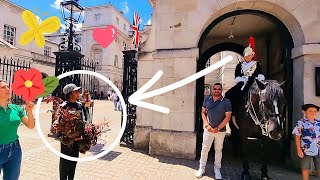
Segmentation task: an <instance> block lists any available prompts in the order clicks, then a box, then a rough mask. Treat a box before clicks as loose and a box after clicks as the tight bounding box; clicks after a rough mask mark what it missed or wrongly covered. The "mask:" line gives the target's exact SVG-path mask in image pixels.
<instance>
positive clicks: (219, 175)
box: [214, 167, 222, 179]
mask: <svg viewBox="0 0 320 180" xmlns="http://www.w3.org/2000/svg"><path fill="white" fill-rule="evenodd" d="M214 176H215V178H216V179H222V176H221V172H220V168H216V167H215V168H214Z"/></svg>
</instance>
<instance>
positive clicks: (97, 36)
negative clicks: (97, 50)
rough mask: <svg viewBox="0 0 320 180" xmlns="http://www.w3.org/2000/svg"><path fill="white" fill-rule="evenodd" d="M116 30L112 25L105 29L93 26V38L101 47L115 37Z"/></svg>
mask: <svg viewBox="0 0 320 180" xmlns="http://www.w3.org/2000/svg"><path fill="white" fill-rule="evenodd" d="M117 33H118V30H117V28H116V27H114V26H113V25H109V26H107V27H106V28H105V29H102V28H95V29H94V30H93V32H92V36H93V39H94V40H95V41H96V42H97V43H98V44H100V45H101V46H102V47H103V48H106V47H108V46H109V45H110V44H111V43H112V42H113V41H114V40H115V39H116V37H117Z"/></svg>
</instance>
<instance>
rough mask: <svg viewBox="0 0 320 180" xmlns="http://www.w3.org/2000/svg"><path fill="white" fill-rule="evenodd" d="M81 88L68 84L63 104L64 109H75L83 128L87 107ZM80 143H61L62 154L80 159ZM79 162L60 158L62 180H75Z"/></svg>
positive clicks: (65, 88) (64, 91)
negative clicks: (81, 96) (84, 103)
mask: <svg viewBox="0 0 320 180" xmlns="http://www.w3.org/2000/svg"><path fill="white" fill-rule="evenodd" d="M80 89H81V87H77V86H76V85H75V84H67V85H66V86H65V87H64V88H63V93H64V94H65V95H66V99H67V100H66V101H65V102H63V103H62V104H61V106H62V108H63V109H67V108H73V109H74V110H75V111H76V112H75V113H76V114H77V116H78V120H79V123H80V124H81V126H83V128H84V125H85V122H84V120H85V121H86V117H87V116H86V114H85V113H86V111H85V107H84V106H83V105H82V103H81V102H80V101H79V97H80V92H79V91H80ZM79 148H80V147H79V143H78V142H77V141H75V142H74V143H72V144H71V145H64V144H62V143H61V153H63V154H65V155H67V156H71V157H79ZM76 166H77V162H76V161H69V160H66V159H63V158H60V164H59V172H60V180H67V179H68V180H72V179H74V175H75V170H76Z"/></svg>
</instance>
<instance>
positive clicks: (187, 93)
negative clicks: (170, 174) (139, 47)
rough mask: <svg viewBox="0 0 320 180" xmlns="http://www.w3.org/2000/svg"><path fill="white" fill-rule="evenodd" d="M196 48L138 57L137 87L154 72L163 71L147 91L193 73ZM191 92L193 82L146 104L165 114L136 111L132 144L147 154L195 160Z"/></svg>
mask: <svg viewBox="0 0 320 180" xmlns="http://www.w3.org/2000/svg"><path fill="white" fill-rule="evenodd" d="M198 51H199V50H198V48H193V49H177V50H158V51H156V52H154V53H147V54H140V55H139V58H138V59H139V61H138V88H140V87H141V86H142V85H144V84H145V83H146V82H147V81H148V80H149V79H150V78H151V77H153V75H154V74H155V73H156V72H157V71H158V70H162V71H163V72H164V74H163V76H162V77H161V78H160V79H159V81H158V82H157V83H155V84H154V86H153V87H152V88H151V89H150V90H148V91H151V90H154V89H158V88H161V87H165V86H167V85H170V84H172V83H175V82H177V81H180V80H182V79H184V78H186V77H188V76H190V75H193V74H195V73H196V64H197V59H198ZM195 92H196V82H195V81H194V82H192V83H190V84H188V85H185V86H183V87H181V88H178V89H175V90H173V91H171V92H168V93H166V94H162V95H159V96H156V97H153V98H150V99H147V100H146V101H147V102H150V103H153V104H156V105H160V106H164V107H168V108H170V113H169V114H163V113H159V112H155V111H151V110H148V109H141V108H138V109H137V124H136V127H135V136H134V144H135V147H136V148H143V149H149V153H150V154H154V155H162V156H170V157H176V158H185V159H195V157H196V133H195V132H194V127H195V96H196V95H195Z"/></svg>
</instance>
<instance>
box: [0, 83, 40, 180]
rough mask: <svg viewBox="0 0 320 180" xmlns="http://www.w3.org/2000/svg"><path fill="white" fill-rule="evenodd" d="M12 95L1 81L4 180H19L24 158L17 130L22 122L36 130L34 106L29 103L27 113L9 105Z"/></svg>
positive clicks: (0, 152)
mask: <svg viewBox="0 0 320 180" xmlns="http://www.w3.org/2000/svg"><path fill="white" fill-rule="evenodd" d="M10 94H11V92H10V88H9V86H8V84H7V83H6V81H3V80H1V79H0V172H1V171H2V172H3V179H4V180H17V179H18V178H19V176H20V166H21V156H22V153H21V148H20V144H19V139H18V138H19V136H18V135H17V130H18V126H19V124H20V123H21V122H22V123H23V124H24V125H25V126H26V127H28V128H30V129H33V128H34V126H35V122H34V117H33V115H32V109H33V107H34V104H33V103H32V102H27V103H26V112H27V113H25V111H24V110H23V109H22V108H21V107H20V106H17V105H15V104H9V99H10Z"/></svg>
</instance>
